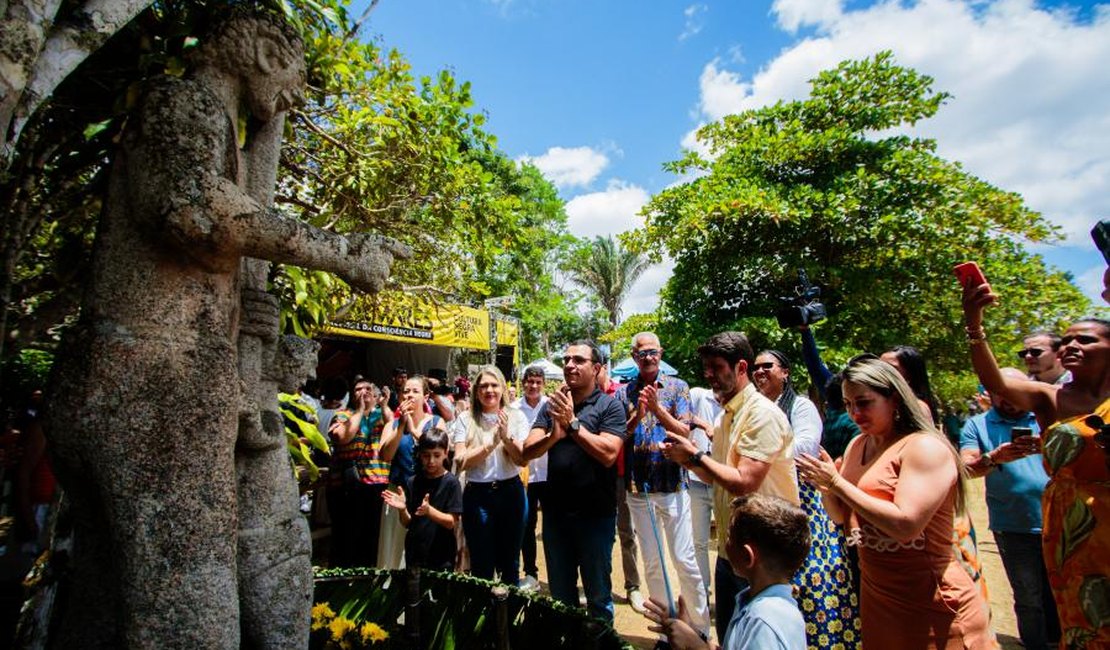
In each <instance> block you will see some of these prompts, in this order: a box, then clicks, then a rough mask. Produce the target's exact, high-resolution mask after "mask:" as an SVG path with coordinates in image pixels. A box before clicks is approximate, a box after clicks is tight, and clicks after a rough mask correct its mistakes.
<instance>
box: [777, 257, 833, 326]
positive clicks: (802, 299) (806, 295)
mask: <svg viewBox="0 0 1110 650" xmlns="http://www.w3.org/2000/svg"><path fill="white" fill-rule="evenodd" d="M795 291H796V295H794V296H793V297H789V298H785V297H784V298H782V301H783V302H784V303H786V306H785V307H783V308H782V309H780V310H778V312H776V313H775V318H776V319H778V321H779V327H781V328H783V329H787V328H794V327H799V326H801V325H812V324H814V323H818V322H820V321H823V320H825V316H826V313H825V305H824V304H822V303H821V302H820V301H819V300H818V298H820V297H821V288H820V287H815V286H813V284H812V283H811V282H810V281H809V278H808V277H807V276H806V272H805V269H798V286H797V288H796V289H795Z"/></svg>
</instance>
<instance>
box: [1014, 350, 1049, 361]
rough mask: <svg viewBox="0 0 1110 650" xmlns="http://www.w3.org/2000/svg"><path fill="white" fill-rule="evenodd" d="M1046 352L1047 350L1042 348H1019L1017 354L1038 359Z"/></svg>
mask: <svg viewBox="0 0 1110 650" xmlns="http://www.w3.org/2000/svg"><path fill="white" fill-rule="evenodd" d="M1044 353H1045V351H1044V350H1042V349H1040V348H1025V349H1024V350H1018V353H1017V355H1018V358H1019V359H1024V358H1025V357H1033V358H1034V359H1036V358H1037V357H1039V356H1041V355H1042V354H1044Z"/></svg>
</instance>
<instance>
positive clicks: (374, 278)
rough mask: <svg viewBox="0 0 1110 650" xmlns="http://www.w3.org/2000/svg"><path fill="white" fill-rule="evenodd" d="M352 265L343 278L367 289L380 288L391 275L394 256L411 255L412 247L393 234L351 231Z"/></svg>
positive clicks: (407, 256) (397, 257)
mask: <svg viewBox="0 0 1110 650" xmlns="http://www.w3.org/2000/svg"><path fill="white" fill-rule="evenodd" d="M347 240H348V241H349V242H350V244H351V248H350V256H351V258H352V259H351V260H350V266H349V267H348V268H347V269H346V270H345V271H344V272H343V273H342V275H343V276H344V278H345V279H346V280H347V281H348V282H350V283H351V284H353V285H354V286H356V287H358V288H359V289H362V290H364V291H374V292H376V291H381V289H382V287H383V286H385V281H386V280H387V279H388V278H389V271H390V267H391V266H392V264H393V261H394V260H397V259H408V258H410V257H412V249H411V248H409V247H408V246H406V245H405V244H402V243H401V242H399V241H397V240H396V239H393V238H391V237H383V236H382V235H377V234H367V233H351V234H349V235H347Z"/></svg>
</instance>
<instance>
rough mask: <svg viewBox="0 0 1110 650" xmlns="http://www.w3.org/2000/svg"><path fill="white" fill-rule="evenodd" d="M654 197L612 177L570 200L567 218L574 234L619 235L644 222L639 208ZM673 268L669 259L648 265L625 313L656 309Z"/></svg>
mask: <svg viewBox="0 0 1110 650" xmlns="http://www.w3.org/2000/svg"><path fill="white" fill-rule="evenodd" d="M649 198H651V197H650V195H649V194H648V192H647V190H645V189H644V188H642V187H640V186H638V185H634V184H632V183H627V182H624V181H620V180H611V181H609V185H608V187H606V188H605V190H604V191H602V192H591V193H589V194H582V195H579V196H576V197H574V198H573V199H571V200H570V201H568V202H567V207H566V210H567V222H568V227H569V229H570V232H571V234H573V235H575V236H576V237H583V238H591V237H597V236H606V235H616V234H618V233H622V232H625V231H628V230H632V229H633V228H639V227H640V226H642V225H643V217H641V216H640V215H639V213H640V209H641V208H643V207H644V205H645V204H646V203H647V202H648V199H649ZM673 270H674V263H673V262H671V261H670V260H666V261H664V263H662V264H656V265H654V266H652V267H650V268H648V269H647V270H646V271H644V273H643V274H642V275H641V276H640V279H639V280H637V281H636V284H634V285H632V288H631V289H630V290H629V292H628V296H627V297H626V298H625V301H624V306H623V308H622V309H621V314H622V316H623V317H628V316H629V315H630V314H638V313H646V312H651V311H654V310H655V308H656V307H658V306H659V290H660V289H662V288H663V285H664V284H666V283H667V280H668V279H669V278H670V277H671V272H672V271H673Z"/></svg>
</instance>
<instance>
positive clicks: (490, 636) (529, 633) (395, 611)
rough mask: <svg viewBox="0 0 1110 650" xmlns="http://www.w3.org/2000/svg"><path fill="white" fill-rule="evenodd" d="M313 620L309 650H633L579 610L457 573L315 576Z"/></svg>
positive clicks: (377, 571)
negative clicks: (336, 649) (348, 649)
mask: <svg viewBox="0 0 1110 650" xmlns="http://www.w3.org/2000/svg"><path fill="white" fill-rule="evenodd" d="M406 603H408V604H410V605H411V606H409V607H406ZM312 616H313V619H312V628H313V630H312V637H311V643H310V645H309V647H310V648H312V649H317V648H344V649H345V648H375V649H381V650H386V649H388V648H405V649H406V650H411V649H417V648H419V649H424V648H426V649H428V650H455V649H456V648H458V649H460V650H464V649H465V650H471V649H474V650H482V649H487V648H488V649H489V650H508V649H509V648H521V649H530V648H564V647H565V648H574V649H575V650H631V648H632V646H631V645H629V644H628V643H626V642H625V641H624V640H623V639H621V637H620V636H619V635H618V634H617V633H616V631H614V630H613V628H612V627H611V626H610V625H609V624H608V623H607V622H605V621H602V620H599V619H595V618H591V617H590V616H589V615H587V614H586V612H585V611H584V610H582V609H578V608H572V607H568V606H566V605H564V604H562V603H559V602H556V601H554V600H552V599H550V598H548V597H546V596H541V595H538V594H529V593H524V592H521V591H520V590H518V589H516V588H515V587H514V588H508V587H506V586H504V585H501V584H497V583H492V582H488V581H485V580H480V579H478V578H474V577H471V576H468V575H463V574H459V573H442V572H436V571H406V570H401V571H387V570H384V569H318V570H317V572H316V586H315V594H314V597H313V609H312Z"/></svg>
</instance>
